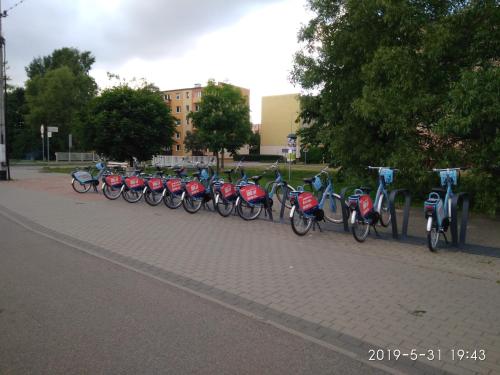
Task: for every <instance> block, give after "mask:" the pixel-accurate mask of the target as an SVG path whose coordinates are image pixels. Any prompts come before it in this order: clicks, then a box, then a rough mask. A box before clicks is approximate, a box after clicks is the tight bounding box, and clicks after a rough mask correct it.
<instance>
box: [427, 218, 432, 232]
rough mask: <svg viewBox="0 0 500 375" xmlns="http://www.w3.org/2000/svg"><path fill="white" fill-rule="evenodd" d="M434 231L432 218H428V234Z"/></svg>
mask: <svg viewBox="0 0 500 375" xmlns="http://www.w3.org/2000/svg"><path fill="white" fill-rule="evenodd" d="M431 229H432V216H429V217H428V218H427V232H430V231H431Z"/></svg>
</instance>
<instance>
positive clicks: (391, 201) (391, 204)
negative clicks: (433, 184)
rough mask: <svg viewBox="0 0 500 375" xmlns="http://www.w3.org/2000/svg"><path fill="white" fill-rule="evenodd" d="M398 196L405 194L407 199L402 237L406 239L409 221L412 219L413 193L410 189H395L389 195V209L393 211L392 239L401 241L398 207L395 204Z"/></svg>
mask: <svg viewBox="0 0 500 375" xmlns="http://www.w3.org/2000/svg"><path fill="white" fill-rule="evenodd" d="M398 194H403V195H404V198H405V205H404V208H403V228H402V231H401V236H402V237H403V238H404V237H406V236H407V235H408V220H409V218H410V203H411V193H410V191H409V190H408V189H395V190H393V191H391V193H390V194H389V207H390V210H391V224H392V238H395V239H399V233H398V218H397V216H396V206H395V204H394V202H395V201H396V198H397V196H398Z"/></svg>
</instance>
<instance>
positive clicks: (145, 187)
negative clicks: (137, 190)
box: [142, 186, 148, 194]
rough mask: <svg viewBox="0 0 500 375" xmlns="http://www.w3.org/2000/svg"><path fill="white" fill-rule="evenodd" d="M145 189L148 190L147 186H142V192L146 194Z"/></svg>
mask: <svg viewBox="0 0 500 375" xmlns="http://www.w3.org/2000/svg"><path fill="white" fill-rule="evenodd" d="M146 190H148V187H147V186H144V189H142V194H146Z"/></svg>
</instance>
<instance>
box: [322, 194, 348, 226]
mask: <svg viewBox="0 0 500 375" xmlns="http://www.w3.org/2000/svg"><path fill="white" fill-rule="evenodd" d="M330 199H333V200H334V203H335V205H334V209H335V210H334V211H332V210H331V207H330ZM343 205H344V202H342V200H341V199H340V197H339V196H337V195H336V194H332V193H328V195H327V196H325V203H324V204H323V211H324V213H325V220H327V221H329V222H331V223H335V224H342V223H343V222H344V216H343V215H342V206H343Z"/></svg>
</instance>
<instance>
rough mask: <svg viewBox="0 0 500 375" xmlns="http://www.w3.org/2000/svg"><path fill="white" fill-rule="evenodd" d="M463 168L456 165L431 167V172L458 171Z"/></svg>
mask: <svg viewBox="0 0 500 375" xmlns="http://www.w3.org/2000/svg"><path fill="white" fill-rule="evenodd" d="M464 169H465V168H463V167H458V168H432V172H442V171H460V170H464Z"/></svg>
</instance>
